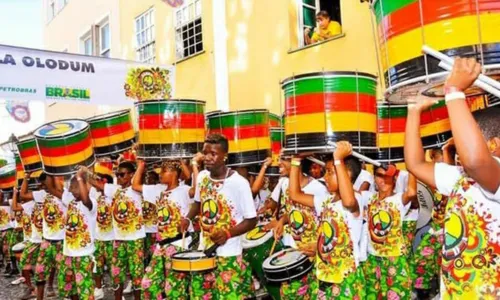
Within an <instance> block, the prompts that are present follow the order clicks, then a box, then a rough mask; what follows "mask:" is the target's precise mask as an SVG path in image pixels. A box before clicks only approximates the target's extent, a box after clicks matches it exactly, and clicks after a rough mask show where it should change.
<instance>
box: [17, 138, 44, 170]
mask: <svg viewBox="0 0 500 300" xmlns="http://www.w3.org/2000/svg"><path fill="white" fill-rule="evenodd" d="M16 145H17V150H18V151H19V157H20V158H21V162H22V164H23V167H24V170H25V171H26V172H35V171H38V170H41V169H42V159H41V157H40V152H39V151H38V147H37V145H36V140H35V137H34V136H33V135H32V134H29V135H25V136H22V137H19V141H18V142H17V143H16Z"/></svg>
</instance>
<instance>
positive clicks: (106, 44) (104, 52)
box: [99, 23, 111, 57]
mask: <svg viewBox="0 0 500 300" xmlns="http://www.w3.org/2000/svg"><path fill="white" fill-rule="evenodd" d="M99 38H100V40H99V47H100V49H99V50H100V51H99V52H100V55H101V56H103V57H109V56H110V54H111V45H110V44H111V40H110V36H109V23H105V24H103V25H101V26H99Z"/></svg>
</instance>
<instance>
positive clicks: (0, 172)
mask: <svg viewBox="0 0 500 300" xmlns="http://www.w3.org/2000/svg"><path fill="white" fill-rule="evenodd" d="M15 170H16V166H15V165H12V164H9V165H6V166H4V167H2V168H0V176H3V175H5V174H9V173H12V172H14V171H15Z"/></svg>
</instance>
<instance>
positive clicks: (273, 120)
mask: <svg viewBox="0 0 500 300" xmlns="http://www.w3.org/2000/svg"><path fill="white" fill-rule="evenodd" d="M269 127H271V128H273V127H282V124H281V117H280V116H278V115H277V114H273V113H269Z"/></svg>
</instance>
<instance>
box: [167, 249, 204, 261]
mask: <svg viewBox="0 0 500 300" xmlns="http://www.w3.org/2000/svg"><path fill="white" fill-rule="evenodd" d="M173 257H174V258H177V259H189V260H192V259H202V258H207V256H206V255H205V253H204V252H202V251H187V252H180V253H176V254H174V256H173Z"/></svg>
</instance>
